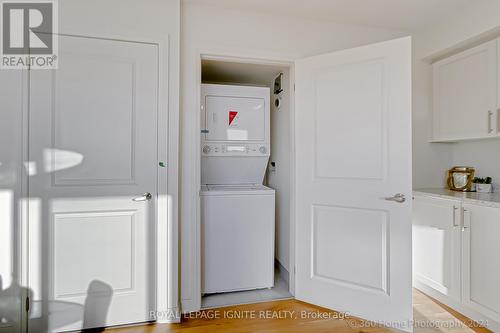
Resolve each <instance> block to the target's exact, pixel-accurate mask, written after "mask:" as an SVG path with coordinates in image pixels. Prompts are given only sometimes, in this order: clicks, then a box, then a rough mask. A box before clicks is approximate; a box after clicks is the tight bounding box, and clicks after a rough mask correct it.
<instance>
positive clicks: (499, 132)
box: [495, 38, 500, 135]
mask: <svg viewBox="0 0 500 333" xmlns="http://www.w3.org/2000/svg"><path fill="white" fill-rule="evenodd" d="M495 116H496V129H497V135H500V125H499V123H500V38H498V39H497V111H496V115H495Z"/></svg>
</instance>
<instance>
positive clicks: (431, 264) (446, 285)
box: [413, 196, 461, 300]
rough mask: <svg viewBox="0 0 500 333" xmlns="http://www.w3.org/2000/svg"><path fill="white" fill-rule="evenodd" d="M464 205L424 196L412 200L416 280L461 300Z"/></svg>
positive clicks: (454, 201) (414, 272)
mask: <svg viewBox="0 0 500 333" xmlns="http://www.w3.org/2000/svg"><path fill="white" fill-rule="evenodd" d="M460 208H461V202H460V201H459V200H448V199H440V198H432V197H424V196H415V199H414V201H413V277H414V283H415V285H416V286H417V287H418V286H419V285H420V284H424V285H426V286H428V287H430V288H432V289H434V290H436V291H437V292H439V293H441V294H443V295H445V296H448V297H450V298H452V299H454V300H460V289H461V288H460V247H461V245H460V238H461V215H460V214H461V209H460Z"/></svg>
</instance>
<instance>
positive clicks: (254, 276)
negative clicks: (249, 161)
mask: <svg viewBox="0 0 500 333" xmlns="http://www.w3.org/2000/svg"><path fill="white" fill-rule="evenodd" d="M200 196H201V217H202V219H201V220H202V221H201V222H202V223H201V228H202V235H203V237H202V249H201V250H202V251H201V253H202V274H203V277H202V286H201V290H202V293H204V294H209V293H219V292H229V291H238V290H248V289H259V288H270V287H273V285H274V197H275V192H274V190H273V189H270V188H268V187H266V186H264V185H261V184H250V185H248V184H247V185H203V186H202V188H201V192H200Z"/></svg>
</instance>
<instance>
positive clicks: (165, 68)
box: [20, 32, 181, 324]
mask: <svg viewBox="0 0 500 333" xmlns="http://www.w3.org/2000/svg"><path fill="white" fill-rule="evenodd" d="M57 35H60V36H69V37H80V38H90V39H101V40H111V41H121V42H131V43H138V44H149V45H155V46H156V47H157V61H158V68H157V75H158V76H157V84H156V88H157V98H158V99H157V124H156V125H157V133H156V138H157V160H156V165H157V177H156V179H157V193H156V197H157V200H156V203H157V207H156V212H157V214H156V221H155V222H156V225H155V230H156V239H155V255H156V259H155V264H154V267H153V268H152V270H153V272H152V273H153V274H154V276H155V286H154V290H155V296H156V300H155V303H156V307H155V310H156V311H155V316H154V317H155V318H156V320H152V321H156V322H157V323H177V322H180V320H181V313H180V294H179V278H178V277H179V260H178V258H179V255H180V251H179V247H178V244H179V233H178V230H179V227H178V225H179V222H178V202H179V199H178V197H179V196H178V193H179V191H178V177H179V171H178V165H179V54H178V50H177V48H176V47H175V45H171V43H172V41H173V40H174V39H175V36H171V35H170V34H167V35H166V36H165V37H164V38H156V37H153V38H152V37H150V36H142V35H135V34H127V35H118V34H98V35H97V34H96V35H92V36H91V35H85V34H74V33H71V34H66V33H62V32H60V33H58V34H57ZM27 72H28V73H27V74H26V76H27V79H26V80H27V82H26V87H27V89H28V90H29V75H30V74H29V71H27ZM29 96H30V95H29V93H27V94H26V96H24V100H23V102H24V103H25V106H23V123H22V133H21V136H22V138H21V146H22V147H21V149H22V156H23V160H24V161H28V157H29V149H30V147H29V146H28V144H29V143H28V141H29V135H30V134H29V125H30V124H29V114H30V109H29ZM160 162H166V163H168V164H166V168H165V167H161V166H160ZM165 169H166V172H165ZM29 183H30V180H29V176H28V174H27V172H25V170H23V177H22V179H21V184H22V185H21V186H22V191H21V195H22V197H23V198H27V199H26V200H23V202H22V204H21V207H20V215H21V217H20V222H21V228H20V230H21V232H20V233H21V235H20V252H21V254H20V260H21V269H20V270H21V272H20V274H21V277H22V282H23V283H25V284H26V286H28V277H29V275H28V274H29V258H28V249H29V245H30V244H29V238H28V237H29V214H28V212H29V199H30V198H29V191H28V189H29ZM24 319H25V320H23V323H24V324H27V321H28V320H29V319H28V317H27V316H26V318H24Z"/></svg>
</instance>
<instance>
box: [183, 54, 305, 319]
mask: <svg viewBox="0 0 500 333" xmlns="http://www.w3.org/2000/svg"><path fill="white" fill-rule="evenodd" d="M203 60H214V61H228V62H237V63H246V64H254V65H278V66H283V67H288V69H289V71H290V78H289V84H290V97H289V98H290V124H289V126H290V161H289V163H290V180H289V181H290V244H289V256H290V257H289V258H290V259H289V268H288V269H289V281H288V282H289V286H288V288H289V291H290V293H291V294H292V295H293V296H295V208H294V207H295V62H294V60H291V59H283V58H274V59H273V58H269V57H260V56H258V55H252V56H249V55H248V54H238V53H235V52H231V51H224V50H198V51H197V62H196V70H195V72H194V74H195V75H196V77H195V81H194V82H196V85H195V86H196V89H197V91H196V95H195V96H197V99H196V101H197V104H196V105H198V106H199V105H201V89H200V88H201V84H202V81H201V75H202V68H201V63H202V61H203ZM196 111H197V113H196V114H197V117H196V121H195V124H194V126H195V133H197V134H196V138H195V143H194V145H193V146H192V147H191V148H192V153H193V154H194V156H192V157H194V161H195V169H196V179H195V181H194V185H195V186H196V188H195V189H191V191H190V192H191V198H192V201H191V202H193V203H194V205H193V206H192V207H191V209H192V210H193V211H194V216H195V221H194V223H195V227H194V230H195V234H194V235H193V236H194V237H193V238H192V239H193V240H194V244H190V246H191V247H193V248H194V249H195V251H194V258H192V259H194V266H195V267H194V271H193V272H192V274H191V275H190V276H188V277H187V278H186V279H187V280H188V281H189V285H190V286H192V287H193V295H194V296H193V304H192V307H193V309H189V310H190V311H197V310H200V309H201V215H200V211H201V206H200V204H201V203H200V196H199V191H200V188H201V156H200V151H201V134H200V128H201V127H200V126H201V120H200V117H199V109H197V110H196ZM184 264H188V263H184ZM183 312H185V310H184V309H183Z"/></svg>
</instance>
